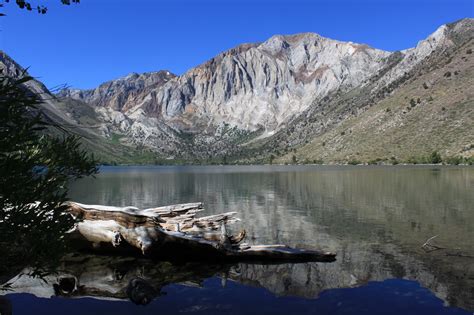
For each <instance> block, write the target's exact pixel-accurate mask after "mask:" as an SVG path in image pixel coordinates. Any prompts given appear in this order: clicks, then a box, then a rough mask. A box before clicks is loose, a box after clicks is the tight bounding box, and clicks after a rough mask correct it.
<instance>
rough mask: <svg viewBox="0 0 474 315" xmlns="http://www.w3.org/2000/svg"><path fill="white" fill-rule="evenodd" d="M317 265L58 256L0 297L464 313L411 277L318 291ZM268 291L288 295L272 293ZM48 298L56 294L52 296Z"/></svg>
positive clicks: (149, 309) (101, 306) (65, 305)
mask: <svg viewBox="0 0 474 315" xmlns="http://www.w3.org/2000/svg"><path fill="white" fill-rule="evenodd" d="M321 265H322V264H321V263H314V264H313V263H311V264H281V265H259V264H243V263H239V264H229V265H217V264H216V265H213V264H204V263H185V264H180V265H176V264H171V263H168V262H152V261H149V260H145V259H136V258H124V257H113V258H112V259H111V257H105V256H93V255H71V256H68V257H65V258H64V260H63V262H62V266H61V269H60V271H59V272H58V274H56V275H50V276H47V277H46V278H45V279H44V280H46V282H45V281H43V280H41V279H38V278H30V277H28V276H21V277H19V278H18V279H14V281H13V286H12V290H13V291H14V292H22V293H16V294H8V295H7V296H6V297H3V298H2V299H3V301H7V302H8V303H10V306H11V307H12V309H13V310H14V312H13V314H19V315H22V314H30V312H31V311H32V310H33V309H34V313H35V314H65V313H67V314H68V315H73V314H132V313H133V314H151V313H154V312H155V311H159V312H160V313H163V314H175V313H176V314H178V313H179V314H183V313H184V314H187V313H193V314H195V313H197V314H310V313H313V312H314V311H316V310H317V311H318V313H332V312H334V311H336V310H337V311H339V312H342V313H345V312H350V313H351V314H359V313H360V314H366V313H367V312H370V313H377V314H380V313H384V314H398V312H403V313H404V314H468V312H465V311H463V310H461V309H457V308H449V307H448V308H446V307H444V306H443V301H442V300H441V299H438V298H436V297H435V296H434V295H433V294H432V293H430V292H429V290H427V289H424V288H422V287H420V286H419V284H418V283H417V282H414V281H407V280H388V281H384V282H369V283H364V285H363V286H362V287H358V288H353V289H333V290H326V291H324V292H319V291H321V290H322V289H324V287H325V285H326V284H325V283H324V282H321V281H320V279H319V273H318V272H317V271H318V266H321ZM25 272H27V270H25ZM298 276H299V277H300V278H298ZM137 281H138V283H139V285H138V286H137V285H136V283H137ZM356 285H357V284H354V286H356ZM268 290H269V291H273V292H275V293H278V294H282V295H285V296H286V295H288V296H292V297H280V298H278V297H277V296H275V295H273V294H270V293H269V292H268ZM315 292H319V293H318V298H317V299H305V298H301V297H298V296H309V295H312V294H314V293H315ZM52 297H60V298H59V299H58V298H53V299H50V298H52ZM86 297H87V298H86ZM90 297H92V298H94V299H93V300H91V299H90ZM312 297H313V298H315V297H316V296H312ZM64 298H69V299H64ZM70 298H76V299H70ZM77 298H80V299H77ZM127 300H131V301H133V302H134V303H135V304H142V305H147V306H146V307H145V308H137V307H136V306H133V305H134V304H132V303H130V302H127V303H125V304H124V303H123V302H126V301H127ZM0 301H1V299H0ZM120 301H123V302H120ZM0 305H2V304H1V303H0ZM0 307H1V306H0ZM0 310H1V309H0ZM3 314H5V315H9V314H8V313H6V312H5V313H2V315H3Z"/></svg>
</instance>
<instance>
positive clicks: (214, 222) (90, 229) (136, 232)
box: [69, 202, 336, 262]
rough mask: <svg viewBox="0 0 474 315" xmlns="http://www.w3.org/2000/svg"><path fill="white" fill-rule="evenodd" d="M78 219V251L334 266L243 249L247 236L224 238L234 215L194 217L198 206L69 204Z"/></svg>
mask: <svg viewBox="0 0 474 315" xmlns="http://www.w3.org/2000/svg"><path fill="white" fill-rule="evenodd" d="M69 209H70V213H71V214H72V215H73V216H74V217H75V218H77V219H78V223H77V224H76V227H75V228H74V230H73V231H71V236H72V238H73V239H74V240H75V241H76V242H77V244H80V245H81V246H83V247H84V245H85V247H88V248H92V249H95V250H98V251H103V252H117V253H124V252H129V253H130V252H131V253H135V254H140V255H144V256H147V257H160V258H166V259H186V260H207V259H212V260H215V259H218V260H234V261H235V260H238V261H246V260H257V261H262V262H264V261H271V262H280V261H281V262H287V261H334V260H335V256H336V254H335V253H332V252H326V251H317V250H304V249H296V248H291V247H288V246H285V245H248V244H245V243H242V241H243V240H244V238H245V236H246V232H245V230H242V231H240V232H239V233H238V234H237V235H228V233H227V228H226V226H227V224H231V223H234V222H237V221H239V219H238V218H237V217H236V212H228V213H222V214H217V215H211V216H204V217H196V214H197V213H199V212H201V211H203V210H204V209H203V205H202V203H186V204H178V205H171V206H164V207H158V208H150V209H143V210H140V209H138V208H135V207H109V206H98V205H85V204H80V203H75V202H71V203H70V204H69Z"/></svg>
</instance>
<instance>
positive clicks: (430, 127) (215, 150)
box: [55, 19, 474, 163]
mask: <svg viewBox="0 0 474 315" xmlns="http://www.w3.org/2000/svg"><path fill="white" fill-rule="evenodd" d="M473 31H474V20H473V19H464V20H461V21H458V22H456V23H452V24H447V25H443V26H441V27H440V28H438V29H437V30H436V31H435V32H434V33H433V34H431V35H430V36H429V37H428V38H427V39H425V40H423V41H420V42H419V43H418V45H417V46H416V47H414V48H411V49H407V50H403V51H397V52H387V51H382V50H378V49H375V48H371V47H369V46H367V45H363V44H355V43H352V42H340V41H336V40H332V39H328V38H324V37H321V36H319V35H317V34H313V33H303V34H296V35H285V36H284V35H276V36H273V37H271V38H270V39H268V40H267V41H265V42H262V43H255V44H243V45H240V46H237V47H235V48H233V49H230V50H228V51H225V52H223V53H221V54H219V55H217V56H216V57H215V58H213V59H211V60H209V61H207V62H205V63H204V64H201V65H199V66H197V67H195V68H193V69H190V70H189V71H188V72H186V73H184V74H183V75H180V76H176V75H174V74H172V73H170V72H169V71H158V72H151V73H144V74H135V73H133V74H130V75H128V76H126V77H123V78H120V79H117V80H113V81H109V82H106V83H104V84H101V85H100V86H99V87H97V88H95V89H92V90H78V89H63V90H62V91H60V92H59V93H58V94H57V95H56V98H57V102H56V106H55V109H56V110H58V111H60V112H61V113H62V114H63V115H65V116H67V118H68V119H69V120H71V121H73V123H74V124H75V125H76V126H78V127H79V128H83V127H87V126H90V125H94V126H95V128H96V130H95V131H94V133H95V134H96V135H97V136H99V137H101V138H102V139H105V141H107V142H111V143H115V144H116V145H117V146H123V147H128V148H135V149H137V150H138V151H140V152H141V153H143V154H145V155H146V156H148V157H151V158H152V159H154V160H158V161H162V159H168V160H169V161H177V160H180V161H182V160H185V161H188V162H190V161H191V162H192V161H199V162H215V161H222V160H226V161H229V162H238V163H247V162H268V161H269V159H270V157H271V158H272V159H273V158H275V159H276V160H277V161H279V162H295V160H296V161H299V162H308V161H314V160H317V161H319V160H324V162H329V163H330V162H338V163H345V162H348V161H355V160H358V161H361V162H368V161H370V160H374V159H379V160H399V161H404V160H408V159H410V158H412V157H413V158H415V157H421V156H426V155H428V154H429V153H431V152H432V151H434V150H437V151H439V152H440V153H441V154H442V155H443V156H444V157H452V156H458V155H461V156H464V157H472V156H473V155H474V138H473V135H472V134H474V133H473V132H472V126H473V125H474V124H473V117H474V114H473V111H472V108H473V107H472V105H473V95H472V92H471V90H472V89H471V88H469V87H470V86H472V83H473V82H472V81H473V72H472V71H473V59H472V49H473V47H472V46H473V34H474V32H473ZM470 131H471V132H470ZM114 159H115V160H116V161H118V162H121V159H120V158H119V157H118V156H115V157H114V158H111V160H114Z"/></svg>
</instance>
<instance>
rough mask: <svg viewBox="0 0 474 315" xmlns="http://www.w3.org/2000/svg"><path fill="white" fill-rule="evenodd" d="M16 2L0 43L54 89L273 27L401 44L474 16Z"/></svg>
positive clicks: (400, 10) (187, 0)
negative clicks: (32, 7)
mask: <svg viewBox="0 0 474 315" xmlns="http://www.w3.org/2000/svg"><path fill="white" fill-rule="evenodd" d="M0 1H2V0H0ZM30 1H31V2H32V3H38V0H30ZM12 2H14V0H11V1H10V3H9V4H7V5H6V8H5V9H4V10H3V12H4V13H6V14H7V16H6V17H0V48H1V49H2V50H4V51H5V52H6V53H8V54H9V55H10V56H11V57H13V58H14V59H15V60H16V61H17V62H19V63H20V64H21V65H22V66H24V67H29V68H30V73H31V74H32V75H34V76H36V77H38V78H39V79H40V80H42V81H43V82H44V83H45V84H46V85H47V86H48V87H53V86H55V85H58V84H68V85H71V86H74V87H79V88H92V87H95V86H97V85H98V84H100V83H102V82H104V81H107V80H110V79H114V78H117V77H120V76H124V75H126V74H128V73H130V72H146V71H155V70H160V69H166V70H169V71H171V72H173V73H176V74H181V73H184V72H185V71H186V70H188V69H190V68H192V67H194V66H197V65H198V64H200V63H202V62H204V61H206V60H208V59H210V58H212V57H213V56H215V55H216V54H218V53H219V52H222V51H224V50H227V49H229V48H232V47H234V46H236V45H238V44H241V43H245V42H260V41H264V40H266V39H268V38H269V37H271V36H272V35H274V34H294V33H300V32H315V33H319V34H321V35H322V36H326V37H330V38H333V39H338V40H343V41H353V42H358V43H366V44H368V45H370V46H373V47H376V48H379V49H384V50H391V51H393V50H401V49H405V48H409V47H413V46H415V45H416V43H417V42H418V41H419V40H421V39H424V38H425V37H426V36H428V35H429V34H430V33H432V32H433V31H435V30H436V28H438V27H439V26H440V25H442V24H445V23H449V22H453V21H456V20H458V19H461V18H465V17H473V16H474V0H81V4H79V5H71V6H64V5H60V4H59V3H60V0H54V1H53V0H50V1H42V3H44V4H46V5H47V6H48V7H49V11H48V13H47V14H46V15H39V14H37V13H34V12H27V11H25V10H20V9H18V8H17V7H16V5H15V4H14V3H12Z"/></svg>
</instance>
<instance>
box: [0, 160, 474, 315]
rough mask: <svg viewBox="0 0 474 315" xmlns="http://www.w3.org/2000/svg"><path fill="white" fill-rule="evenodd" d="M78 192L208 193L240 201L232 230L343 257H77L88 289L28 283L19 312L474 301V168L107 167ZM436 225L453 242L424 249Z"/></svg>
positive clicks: (254, 310)
mask: <svg viewBox="0 0 474 315" xmlns="http://www.w3.org/2000/svg"><path fill="white" fill-rule="evenodd" d="M70 195H71V198H72V199H73V200H75V201H78V202H82V203H89V204H104V205H115V206H127V205H133V206H136V207H140V208H146V207H154V206H159V205H168V204H173V203H184V202H195V201H202V202H204V204H205V208H206V211H205V212H203V215H208V214H215V213H219V212H227V211H237V212H238V213H239V217H240V218H241V219H242V222H241V223H240V225H236V226H235V227H233V228H234V229H235V230H237V229H239V228H241V227H245V229H246V230H247V232H248V239H247V242H248V243H286V244H289V245H292V246H297V247H305V248H318V249H326V250H331V251H336V252H337V253H338V256H337V260H336V261H335V262H332V263H306V264H280V265H258V264H243V263H241V264H233V265H212V264H199V263H190V264H184V265H172V264H170V263H166V262H161V263H160V262H150V261H147V260H137V259H132V258H111V257H104V256H91V255H89V256H79V257H75V258H71V259H70V261H68V262H67V263H65V270H66V271H67V272H68V273H69V274H71V275H73V276H74V277H76V278H77V279H79V283H80V284H81V285H82V291H81V292H82V293H81V294H78V295H77V296H76V298H74V299H71V298H64V297H54V295H55V292H54V289H53V285H52V284H51V283H43V284H38V283H37V282H34V281H33V280H31V281H27V280H23V281H24V283H23V284H22V285H20V286H19V287H18V288H17V289H15V291H14V293H11V294H8V295H7V296H6V297H7V299H8V300H9V303H11V306H12V307H13V310H14V312H13V314H32V310H33V309H34V310H35V311H34V314H68V315H73V314H114V315H118V314H187V313H193V314H315V313H318V314H368V313H370V314H472V312H473V310H474V168H472V167H433V166H429V167H428V166H418V167H415V166H393V167H380V166H374V167H350V166H347V167H342V166H337V167H336V166H334V167H333V166H198V167H104V168H102V169H101V173H100V174H99V175H98V176H97V178H96V179H83V180H81V181H79V182H76V183H74V184H73V185H72V186H71V191H70ZM435 235H438V236H437V238H436V239H434V241H433V243H436V244H437V245H439V246H441V247H444V248H445V249H441V250H437V251H433V252H430V253H425V252H424V251H423V250H422V249H421V245H422V244H423V243H424V242H425V241H426V240H427V239H428V238H429V237H432V236H435ZM137 276H138V277H141V278H144V279H146V280H147V281H149V283H151V284H152V285H153V286H154V287H155V289H157V290H159V291H160V292H161V295H160V296H158V297H157V298H156V299H154V300H153V302H151V303H150V304H148V305H146V306H136V305H135V304H133V303H132V302H130V301H129V300H127V299H126V298H124V288H125V287H126V286H127V283H128V281H129V280H130V279H131V278H133V277H137ZM53 281H54V279H53ZM52 296H53V297H52ZM91 296H93V297H94V298H91ZM0 302H1V301H0ZM0 304H1V303H0Z"/></svg>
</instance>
